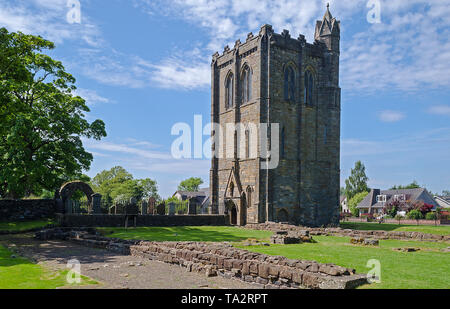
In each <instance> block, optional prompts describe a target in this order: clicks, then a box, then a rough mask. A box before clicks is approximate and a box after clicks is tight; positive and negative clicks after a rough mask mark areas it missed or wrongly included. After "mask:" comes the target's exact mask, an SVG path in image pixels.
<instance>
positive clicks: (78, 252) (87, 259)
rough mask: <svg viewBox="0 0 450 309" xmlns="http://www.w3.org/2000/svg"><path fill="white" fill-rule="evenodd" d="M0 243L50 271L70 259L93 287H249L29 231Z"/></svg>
mask: <svg viewBox="0 0 450 309" xmlns="http://www.w3.org/2000/svg"><path fill="white" fill-rule="evenodd" d="M0 244H1V245H3V246H5V247H7V248H8V249H10V250H12V251H14V252H16V253H17V254H18V255H20V256H23V257H26V258H28V259H30V260H32V261H33V262H36V263H38V264H40V265H43V266H44V267H47V268H50V269H52V270H62V269H67V268H66V265H67V262H68V261H69V260H71V259H76V260H79V261H80V263H81V274H82V275H84V276H87V277H90V278H92V279H95V280H96V281H98V282H100V284H99V285H95V286H88V287H84V288H94V289H99V288H100V289H102V288H103V289H199V288H200V289H202V288H204V289H251V288H252V287H251V286H250V285H249V284H246V283H244V282H241V281H237V280H228V279H225V278H222V277H214V278H206V276H204V275H201V274H198V273H189V272H187V271H186V270H185V268H181V267H180V266H176V265H170V264H165V263H162V262H157V261H151V260H146V259H143V258H140V257H134V256H125V255H119V254H116V253H112V252H109V251H106V250H102V249H95V248H87V247H83V246H80V245H78V244H74V243H71V242H67V241H48V242H41V241H36V240H34V239H33V235H32V234H24V235H9V236H0Z"/></svg>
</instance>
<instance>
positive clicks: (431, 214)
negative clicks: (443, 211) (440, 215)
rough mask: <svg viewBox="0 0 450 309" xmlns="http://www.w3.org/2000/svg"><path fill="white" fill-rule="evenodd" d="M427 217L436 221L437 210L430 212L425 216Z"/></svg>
mask: <svg viewBox="0 0 450 309" xmlns="http://www.w3.org/2000/svg"><path fill="white" fill-rule="evenodd" d="M425 219H427V220H433V221H436V220H437V214H436V213H435V212H429V213H427V215H426V216H425Z"/></svg>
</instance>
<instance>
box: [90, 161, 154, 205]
mask: <svg viewBox="0 0 450 309" xmlns="http://www.w3.org/2000/svg"><path fill="white" fill-rule="evenodd" d="M91 185H92V188H93V189H94V191H96V192H98V193H100V194H101V195H102V196H103V199H104V200H105V201H108V202H110V203H111V202H113V201H116V200H129V199H131V198H135V199H137V200H140V199H143V198H150V197H154V198H155V199H156V200H160V197H159V195H158V185H157V182H156V181H154V180H152V179H149V178H147V179H134V178H133V175H132V174H131V173H129V172H128V171H127V170H126V169H124V168H123V167H121V166H116V167H113V168H112V169H110V170H107V171H102V172H100V173H98V174H97V175H96V176H95V177H94V178H93V179H92V181H91Z"/></svg>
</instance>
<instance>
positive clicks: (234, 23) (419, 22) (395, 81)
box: [134, 0, 450, 93]
mask: <svg viewBox="0 0 450 309" xmlns="http://www.w3.org/2000/svg"><path fill="white" fill-rule="evenodd" d="M326 2H327V1H326V0H324V1H311V0H283V1H272V0H246V1H241V0H232V1H228V0H184V1H182V0H173V1H166V0H164V1H162V0H151V1H150V0H134V3H135V5H137V6H139V7H140V8H145V9H146V11H147V12H151V14H161V12H162V14H166V15H170V16H175V17H177V18H180V19H183V20H186V21H188V22H190V23H192V24H194V25H195V26H198V27H201V28H204V29H206V30H207V31H208V32H209V33H210V35H209V38H208V42H207V43H206V44H205V45H204V46H203V57H205V58H207V59H208V60H209V59H210V54H211V52H215V51H216V50H222V48H223V46H225V45H227V44H229V45H230V46H231V45H232V44H233V43H232V42H234V40H236V39H238V38H245V34H246V33H247V32H249V31H258V29H259V26H261V25H262V24H265V23H269V24H272V25H273V26H274V28H275V30H276V31H277V32H281V31H282V30H283V29H289V30H290V31H291V34H292V36H293V37H296V36H297V34H299V33H303V34H305V35H306V37H307V38H308V40H309V41H310V42H311V41H312V40H313V34H314V27H315V21H316V20H317V19H320V18H321V17H322V15H323V13H324V10H325V4H326ZM330 2H331V11H332V13H333V14H334V15H335V16H336V17H338V19H340V20H341V21H342V52H341V57H342V61H341V66H342V69H341V72H342V73H341V76H342V83H341V84H342V87H343V88H344V89H348V90H347V92H348V93H352V92H353V93H356V92H372V93H373V92H375V91H389V90H401V91H417V90H419V89H423V88H424V87H425V88H439V87H449V86H450V75H449V74H448V72H449V71H450V27H448V26H449V25H450V12H449V11H450V9H449V7H450V0H431V1H425V0H411V1H404V0H382V3H381V15H382V24H373V25H370V24H368V23H367V21H366V16H367V13H368V10H369V9H368V8H367V7H366V4H367V1H366V0H357V1H356V0H339V1H337V0H334V1H330ZM356 24H358V26H357V27H358V29H359V31H360V32H358V33H354V30H355V29H352V28H350V25H356ZM352 33H354V34H352ZM180 67H183V68H189V61H185V65H184V66H183V65H182V64H181V63H180V62H177V63H170V62H169V61H164V62H163V63H162V64H161V70H160V71H159V72H157V74H158V75H159V76H160V77H161V80H162V79H165V78H167V74H169V76H170V74H173V73H175V72H177V69H179V68H180ZM181 73H182V75H183V77H184V78H187V79H188V80H197V79H198V72H197V71H196V70H189V69H186V70H182V71H181ZM209 79H210V77H209V76H207V75H206V74H205V77H204V80H201V81H200V82H198V85H203V84H207V83H208V82H209ZM171 85H173V86H174V87H177V86H178V83H177V81H176V80H172V81H171V80H170V79H169V81H168V82H167V84H163V85H162V86H164V87H168V86H171ZM188 85H189V87H188V88H190V87H191V84H188Z"/></svg>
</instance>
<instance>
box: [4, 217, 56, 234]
mask: <svg viewBox="0 0 450 309" xmlns="http://www.w3.org/2000/svg"><path fill="white" fill-rule="evenodd" d="M55 223H56V222H55V221H54V220H52V219H47V220H37V221H23V222H0V231H2V232H22V231H28V230H32V229H37V228H44V227H46V226H47V225H50V224H55Z"/></svg>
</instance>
